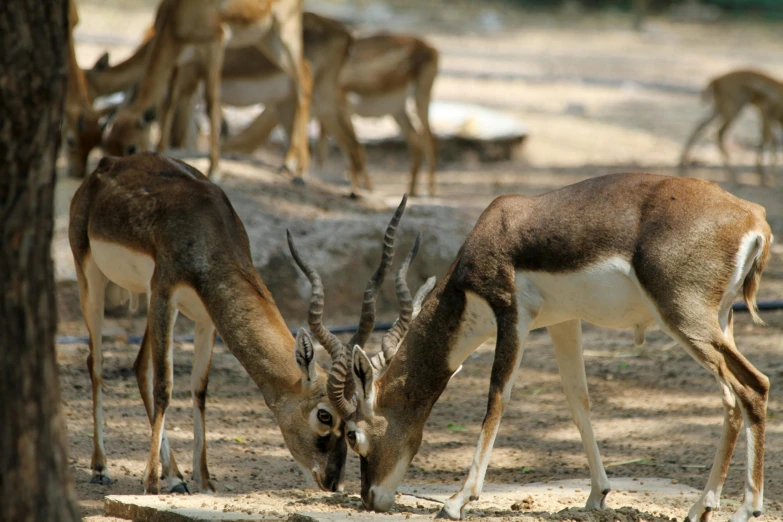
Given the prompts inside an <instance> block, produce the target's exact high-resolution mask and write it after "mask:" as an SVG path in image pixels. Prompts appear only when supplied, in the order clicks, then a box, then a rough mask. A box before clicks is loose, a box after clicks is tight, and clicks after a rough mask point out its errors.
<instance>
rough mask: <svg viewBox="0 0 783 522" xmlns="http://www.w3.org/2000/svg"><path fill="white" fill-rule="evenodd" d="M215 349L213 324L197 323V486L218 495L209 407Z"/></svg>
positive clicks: (194, 376) (194, 374) (192, 384)
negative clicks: (212, 475) (210, 456)
mask: <svg viewBox="0 0 783 522" xmlns="http://www.w3.org/2000/svg"><path fill="white" fill-rule="evenodd" d="M214 345H215V327H214V325H212V323H196V331H195V335H194V339H193V371H192V372H191V374H190V387H191V391H192V393H193V482H195V483H196V487H197V488H198V490H199V491H200V492H202V493H214V492H215V486H213V485H212V482H210V480H209V469H208V468H207V436H206V434H207V427H206V417H205V411H204V410H205V407H206V402H207V383H208V382H209V366H210V364H211V363H212V348H213V346H214Z"/></svg>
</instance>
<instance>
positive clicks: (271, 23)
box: [106, 0, 311, 177]
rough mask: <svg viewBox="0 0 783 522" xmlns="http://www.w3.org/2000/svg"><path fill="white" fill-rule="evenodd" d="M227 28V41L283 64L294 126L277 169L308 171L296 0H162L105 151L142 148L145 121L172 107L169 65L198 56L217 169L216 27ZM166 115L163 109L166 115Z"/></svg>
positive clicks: (307, 81) (219, 54)
mask: <svg viewBox="0 0 783 522" xmlns="http://www.w3.org/2000/svg"><path fill="white" fill-rule="evenodd" d="M224 25H225V26H228V27H229V28H230V30H231V38H229V39H228V41H227V42H226V44H227V45H228V46H236V47H241V46H247V45H252V46H254V47H256V48H258V49H259V50H260V51H261V52H263V53H264V54H265V55H266V56H267V57H268V58H269V59H270V60H271V61H272V62H273V63H274V64H275V65H277V66H278V67H279V68H280V69H281V70H283V71H284V72H285V73H286V75H287V76H288V77H289V78H290V80H291V82H292V83H293V85H294V88H293V91H294V92H295V93H296V94H295V98H296V103H295V107H294V115H293V117H292V121H293V125H292V127H293V129H292V135H291V141H290V144H289V148H288V152H287V153H286V157H285V160H284V167H285V168H286V169H287V170H288V171H289V172H290V173H292V174H293V175H294V176H297V177H298V176H301V174H302V173H303V172H306V171H307V168H308V165H309V161H310V156H309V151H308V149H307V128H306V127H307V119H308V112H309V105H310V89H311V78H310V73H309V70H308V67H307V65H306V63H305V62H304V59H303V56H302V2H301V0H163V1H162V2H161V3H160V5H159V6H158V10H157V13H156V15H155V28H154V35H153V36H152V38H151V40H149V48H148V52H147V53H146V57H145V69H144V74H143V77H142V80H141V81H140V82H139V84H138V86H137V89H136V93H135V97H134V99H133V100H132V101H131V103H130V104H129V105H128V106H126V107H123V108H122V109H120V110H119V112H118V113H117V116H116V118H115V120H114V123H113V124H112V127H111V129H110V130H109V133H108V136H107V137H106V149H107V151H108V152H109V154H113V155H127V154H133V153H135V152H139V151H143V150H147V149H148V148H149V137H148V134H149V125H150V123H151V122H152V121H154V120H155V119H156V118H157V117H158V109H159V106H160V108H161V110H162V111H165V108H166V107H176V105H177V100H176V99H173V98H172V95H173V94H175V93H174V92H172V90H171V89H169V94H170V95H169V98H170V99H169V101H168V103H167V104H165V105H163V101H164V95H165V93H166V89H167V88H168V87H170V85H173V84H175V82H176V75H174V73H175V71H176V65H177V64H178V63H181V62H182V61H187V60H188V59H190V57H191V56H192V54H198V55H199V56H200V57H199V59H200V60H201V61H203V63H204V64H205V67H204V70H205V76H206V78H205V84H206V89H205V91H206V98H207V104H208V105H209V107H210V110H209V113H210V114H209V116H210V118H209V119H210V124H211V131H210V151H209V158H210V166H209V171H208V175H209V177H211V176H212V175H213V174H214V173H215V172H216V171H217V166H218V161H219V156H220V142H219V132H220V128H221V125H220V104H219V100H220V71H221V67H222V62H223V26H224ZM166 118H167V115H166V114H165V112H164V114H163V117H162V119H163V120H164V121H165V120H166Z"/></svg>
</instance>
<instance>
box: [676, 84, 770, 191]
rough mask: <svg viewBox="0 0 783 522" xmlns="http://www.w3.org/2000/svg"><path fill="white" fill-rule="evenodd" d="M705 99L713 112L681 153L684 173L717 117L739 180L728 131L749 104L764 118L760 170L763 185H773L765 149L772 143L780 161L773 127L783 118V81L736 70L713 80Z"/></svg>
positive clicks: (723, 151)
mask: <svg viewBox="0 0 783 522" xmlns="http://www.w3.org/2000/svg"><path fill="white" fill-rule="evenodd" d="M702 99H703V100H704V101H707V102H710V103H711V104H712V110H711V112H710V114H709V115H708V116H707V117H706V118H705V119H704V120H702V121H701V122H699V124H698V125H696V128H695V129H694V130H693V132H692V133H691V135H690V137H689V138H688V141H687V142H686V143H685V148H684V149H683V151H682V155H681V156H680V174H681V175H682V174H683V173H684V171H685V168H686V166H687V165H688V162H689V159H688V156H689V153H690V150H691V148H692V147H693V145H694V144H695V143H696V140H698V139H699V137H700V136H701V134H702V133H703V132H704V129H705V128H706V127H707V125H709V124H710V123H712V122H713V121H714V120H715V119H716V118H720V128H719V129H718V136H717V138H718V148H719V149H720V152H721V156H722V157H723V163H724V165H725V166H726V170H727V171H728V172H729V175H730V176H731V182H732V183H734V184H736V183H737V173H736V172H735V171H734V169H733V168H732V166H731V161H730V159H729V152H728V150H727V149H726V133H727V132H728V130H729V127H730V126H731V124H732V123H734V120H736V118H737V116H739V114H740V112H741V111H742V109H744V108H745V106H747V105H748V104H751V105H754V106H756V108H757V109H758V111H759V117H760V124H761V125H760V127H761V130H760V137H759V144H758V147H757V154H756V171H757V172H758V174H759V178H760V179H761V183H762V185H765V186H767V185H770V184H771V183H772V182H773V178H771V177H770V176H767V175H766V174H765V172H764V150H765V148H766V146H767V145H771V150H772V160H773V164H775V163H777V161H776V160H777V143H775V142H776V140H775V136H774V132H773V129H772V126H773V124H779V123H780V122H781V121H783V84H781V83H780V82H779V81H777V80H776V79H774V78H772V77H770V76H768V75H766V74H764V73H762V72H759V71H753V70H739V71H732V72H730V73H728V74H724V75H723V76H718V77H717V78H714V79H712V80H711V81H710V83H709V84H708V85H707V87H706V88H705V89H704V91H703V93H702Z"/></svg>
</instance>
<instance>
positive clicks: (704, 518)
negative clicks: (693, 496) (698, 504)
mask: <svg viewBox="0 0 783 522" xmlns="http://www.w3.org/2000/svg"><path fill="white" fill-rule="evenodd" d="M711 515H712V508H711V507H710V506H704V513H702V514H701V517H700V518H699V522H710V516H711Z"/></svg>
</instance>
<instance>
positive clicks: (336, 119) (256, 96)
mask: <svg viewBox="0 0 783 522" xmlns="http://www.w3.org/2000/svg"><path fill="white" fill-rule="evenodd" d="M302 27H303V32H302V36H303V41H304V56H305V58H306V59H307V61H308V63H309V66H310V72H311V75H312V78H313V91H312V104H311V110H312V114H313V116H315V117H317V118H318V119H319V120H320V121H321V122H323V125H324V126H325V127H326V128H327V129H329V132H330V133H331V134H332V135H333V136H334V137H335V139H336V140H337V143H338V145H339V146H340V149H341V150H342V152H343V154H344V155H345V157H346V158H347V159H348V160H349V162H350V167H349V173H350V178H351V188H352V191H353V192H354V193H355V192H357V191H358V189H359V187H360V185H364V187H365V188H367V189H368V190H370V189H372V183H371V182H370V178H369V176H368V175H367V166H366V160H365V154H364V147H362V145H361V144H360V143H359V140H358V139H357V137H356V132H355V131H354V127H353V123H352V122H351V118H350V114H349V113H348V110H347V108H346V101H345V96H344V92H343V89H342V88H341V86H340V85H339V82H338V76H339V73H340V70H341V68H342V67H343V62H344V61H345V59H346V56H347V55H348V53H349V51H350V49H351V43H352V41H353V37H352V36H351V34H350V33H349V32H348V30H347V29H346V28H345V26H344V25H343V24H342V23H340V22H338V21H336V20H332V19H330V18H326V17H323V16H319V15H317V14H314V13H309V12H305V13H304V14H303V16H302ZM199 67H201V64H199V63H196V62H190V63H188V64H186V65H185V66H183V67H182V69H181V71H180V73H179V80H178V81H179V89H180V90H181V94H178V95H177V97H178V98H179V99H180V103H179V104H178V106H177V108H176V111H175V116H174V123H173V125H174V129H172V135H173V136H178V140H177V141H179V142H182V141H185V140H184V139H183V135H184V134H186V131H187V129H188V128H189V127H190V126H189V125H188V123H189V121H190V119H191V118H192V114H193V101H194V95H195V92H196V88H197V86H198V79H199V76H200V75H199V74H198V68H199ZM221 83H222V87H221V98H220V101H221V103H222V104H224V105H232V106H235V107H243V106H248V105H254V104H257V103H261V104H264V106H265V108H264V112H263V113H262V116H259V118H257V119H256V120H255V121H254V122H253V124H252V125H254V126H256V128H253V129H252V130H248V131H245V132H244V133H241V134H240V135H238V136H231V137H229V138H228V139H227V140H226V143H225V144H224V149H225V150H226V151H227V152H243V153H250V152H252V151H253V150H255V149H256V148H257V147H258V146H259V145H260V144H262V143H263V142H265V141H266V139H267V137H268V135H269V133H270V132H271V131H272V129H273V128H274V127H275V126H276V125H277V122H278V121H280V122H282V124H283V127H284V128H285V131H286V135H287V136H289V137H290V136H291V132H292V124H293V119H292V118H293V116H294V114H295V111H294V108H295V103H296V98H295V91H294V90H293V85H292V84H291V82H290V80H289V79H288V78H287V77H286V76H285V74H284V73H283V72H282V71H281V70H280V68H278V67H277V66H276V65H275V64H274V63H273V62H271V61H270V60H269V59H267V58H266V57H265V56H264V55H263V54H261V53H260V52H259V51H258V50H257V49H256V48H254V47H241V48H236V49H232V48H229V49H227V50H226V53H225V58H224V62H223V69H222V74H221ZM259 125H260V126H261V127H260V128H258V127H257V126H259ZM165 141H166V140H165V134H164V137H163V138H162V140H161V142H162V143H163V144H164V146H165V145H166V144H165Z"/></svg>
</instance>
